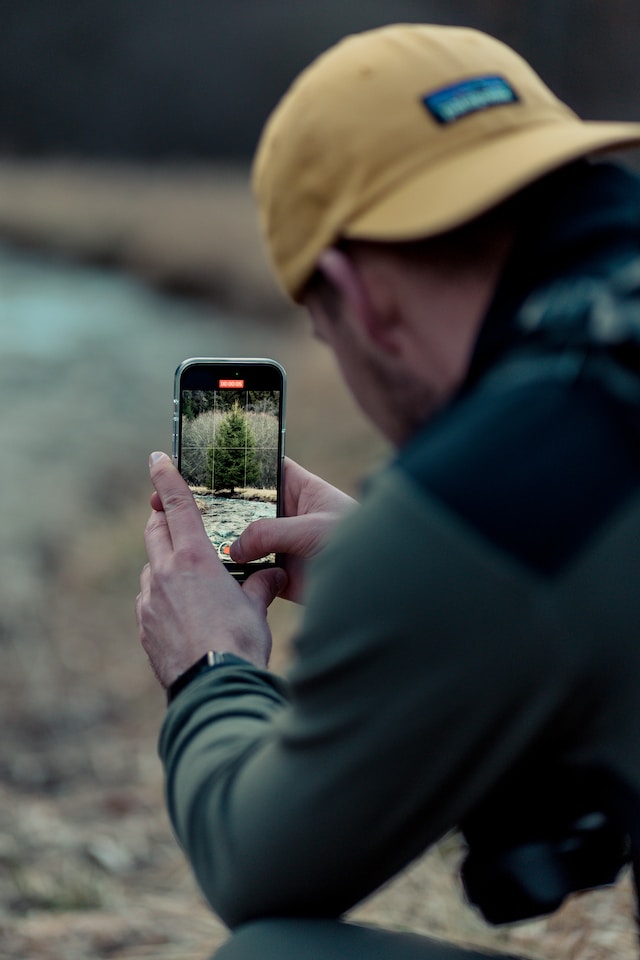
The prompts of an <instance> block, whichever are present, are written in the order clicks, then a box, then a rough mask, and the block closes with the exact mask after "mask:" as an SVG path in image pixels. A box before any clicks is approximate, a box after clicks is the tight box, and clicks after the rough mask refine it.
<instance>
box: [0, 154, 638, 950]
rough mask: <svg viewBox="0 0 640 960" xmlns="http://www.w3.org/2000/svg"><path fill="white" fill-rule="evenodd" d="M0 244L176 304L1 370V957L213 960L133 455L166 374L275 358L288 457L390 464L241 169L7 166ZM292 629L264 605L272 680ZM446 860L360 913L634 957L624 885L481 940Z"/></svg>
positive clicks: (403, 924) (435, 859) (0, 291)
mask: <svg viewBox="0 0 640 960" xmlns="http://www.w3.org/2000/svg"><path fill="white" fill-rule="evenodd" d="M0 238H3V239H4V241H6V243H7V244H8V245H9V246H8V247H7V250H8V251H9V252H10V258H11V257H13V256H14V252H15V250H16V249H18V250H21V251H22V253H23V255H24V256H27V257H31V256H33V252H34V251H45V252H46V253H47V257H48V259H47V260H45V261H44V263H45V265H46V269H49V268H50V266H51V264H52V263H53V265H54V268H55V269H59V270H60V271H62V272H63V274H64V276H65V278H66V280H65V282H66V283H67V284H68V287H69V291H72V290H73V289H74V288H77V287H80V286H82V284H83V283H84V279H83V278H84V277H85V276H86V275H88V273H87V271H88V270H89V267H91V269H92V270H95V268H96V267H99V268H100V270H99V272H98V274H96V278H97V279H96V282H99V283H101V282H102V280H101V279H100V278H101V277H102V276H103V275H104V268H105V267H107V268H108V270H107V274H106V276H107V280H105V281H104V282H105V283H106V284H110V283H112V282H115V283H120V282H121V280H120V278H121V276H122V277H124V278H126V276H127V275H130V276H134V277H141V278H143V280H144V281H145V283H147V284H149V285H150V287H152V288H154V289H155V290H156V291H157V290H160V291H162V292H164V294H171V296H170V297H169V296H164V297H159V296H158V295H157V293H153V294H152V297H154V298H156V299H151V300H150V301H149V302H147V301H146V300H144V297H145V296H146V294H144V293H142V292H140V291H137V292H136V293H135V296H136V297H140V298H142V299H141V300H140V303H141V304H142V303H144V304H145V307H144V310H146V311H147V314H146V315H145V316H143V312H144V311H143V309H142V307H141V309H140V316H139V319H138V321H136V323H133V322H132V324H131V326H130V328H129V329H128V331H127V332H125V333H124V334H123V333H122V331H120V330H119V329H118V331H117V332H115V333H114V335H113V337H111V339H110V340H108V341H107V340H104V342H103V341H100V342H98V341H96V342H95V343H93V345H91V344H88V345H87V344H85V345H84V346H82V344H81V343H80V341H81V339H82V338H78V337H76V338H75V339H74V340H73V345H72V346H69V348H68V349H67V348H65V350H60V352H59V354H56V356H55V358H54V359H52V356H51V355H47V356H42V357H36V358H35V359H34V356H32V355H29V356H26V355H25V356H23V355H21V354H20V353H19V351H17V352H15V353H12V354H8V355H5V356H4V357H3V358H0V379H1V381H2V383H1V384H0V401H4V402H3V409H4V411H5V418H4V422H3V424H2V426H0V438H1V439H2V441H3V450H4V454H5V455H4V457H3V462H2V466H1V467H0V470H1V471H2V477H3V484H2V487H3V499H4V510H3V514H2V528H3V534H4V538H3V539H4V544H3V545H2V546H0V600H1V602H2V612H1V613H0V645H1V646H0V650H1V653H2V661H1V662H2V669H1V671H0V689H1V694H2V697H1V701H0V716H1V719H2V726H3V732H4V735H3V737H2V738H1V739H0V793H1V795H2V803H1V804H0V956H1V957H3V958H7V960H10V958H16V960H17V958H24V957H29V958H36V960H58V958H65V960H76V958H78V960H83V958H89V957H98V958H100V957H104V958H117V960H137V958H147V957H149V958H150V957H153V958H156V960H178V958H180V960H205V958H206V957H208V956H210V955H211V953H212V952H213V950H214V949H215V947H216V946H217V945H218V944H220V943H221V942H222V941H223V940H224V939H225V937H226V931H225V929H224V928H223V926H222V925H221V924H220V923H219V922H218V921H217V920H216V918H215V917H214V916H212V914H211V913H210V911H209V910H208V909H207V907H206V906H205V905H204V903H203V902H202V900H201V898H200V895H199V893H198V891H197V889H196V887H195V885H194V883H193V880H192V879H191V876H190V873H189V870H188V868H187V866H186V864H185V862H184V859H183V857H182V854H181V852H180V851H179V849H178V847H177V845H176V843H175V841H174V839H173V837H172V835H171V831H170V828H169V826H168V823H167V819H166V815H165V812H164V806H163V800H162V773H161V769H160V765H159V763H158V761H157V758H156V739H157V733H158V728H159V724H160V723H161V720H162V716H163V711H164V707H163V698H162V695H161V692H160V691H159V689H158V687H157V685H156V683H155V681H154V679H153V677H152V676H151V673H150V670H149V668H148V665H147V663H146V662H145V658H144V656H143V654H142V652H141V651H140V650H139V648H138V646H137V642H136V628H135V620H134V614H133V601H134V597H135V594H136V592H137V578H138V574H139V570H140V567H141V565H142V564H143V563H144V559H145V558H144V549H143V544H142V529H143V527H144V523H145V520H146V516H147V512H148V507H147V502H148V493H149V489H148V484H147V480H146V472H145V464H146V455H147V453H148V451H149V450H150V449H153V448H155V447H158V446H162V445H164V446H165V448H166V443H165V440H166V434H168V422H169V421H168V416H169V406H168V404H169V393H170V379H171V376H172V372H173V366H175V365H176V364H174V363H173V361H174V360H175V361H176V363H177V361H179V360H180V359H182V358H183V357H184V356H187V355H194V352H195V351H197V350H199V351H202V352H204V353H205V354H206V353H207V352H208V353H209V354H214V353H220V352H225V353H227V352H230V351H231V350H232V349H235V350H237V351H238V354H240V355H247V354H248V353H251V354H255V353H258V352H260V353H261V354H264V355H273V356H276V357H277V358H279V359H281V360H282V361H283V363H284V365H285V367H287V369H288V371H289V417H288V451H289V453H290V454H291V455H292V456H294V457H296V458H297V459H300V460H301V461H302V462H304V463H305V464H306V465H308V466H309V467H310V468H311V469H313V470H316V471H317V472H321V473H323V474H324V475H325V476H327V477H328V479H330V480H332V482H334V483H337V484H339V485H342V486H344V487H345V488H347V489H349V490H350V491H351V492H354V493H355V492H357V489H358V485H359V479H360V478H361V477H362V476H363V475H364V474H366V472H367V471H368V470H370V469H371V468H372V467H373V466H374V465H375V464H376V463H378V462H379V461H380V460H381V459H382V458H383V457H384V456H385V454H386V451H385V448H384V446H383V445H382V444H381V442H380V441H379V440H378V439H377V438H376V437H375V435H374V434H373V432H372V430H371V429H370V428H369V427H368V426H367V424H366V423H365V422H364V420H363V419H362V417H361V416H360V415H359V414H358V413H357V411H355V410H354V409H353V406H352V404H351V401H350V400H349V398H348V397H347V395H346V392H345V390H344V388H343V387H342V386H341V384H340V381H339V379H338V377H337V375H336V372H335V370H334V369H333V366H332V363H331V360H330V358H329V357H328V356H327V354H326V353H325V352H324V351H323V349H322V348H321V347H320V346H319V345H317V344H314V343H312V342H311V340H310V339H309V337H308V332H307V330H306V327H305V325H304V321H303V320H302V319H301V317H300V316H299V315H297V313H296V312H295V311H292V310H291V309H290V308H289V307H288V306H286V304H285V303H284V300H283V299H282V297H281V295H280V294H279V292H278V291H277V290H276V288H275V286H274V284H273V282H272V281H271V279H270V276H269V273H268V269H267V267H266V264H265V261H264V257H263V255H262V252H261V248H260V246H259V243H258V240H257V234H256V231H255V227H254V221H253V212H252V208H251V203H250V200H249V195H248V191H247V187H246V174H245V172H244V171H233V170H221V171H204V170H201V169H198V170H184V169H174V170H157V169H156V170H143V169H127V168H117V169H110V168H105V167H82V166H78V165H72V164H62V163H58V164H54V165H50V164H35V163H30V164H17V163H12V162H9V161H4V162H0ZM0 252H1V251H0ZM8 262H9V261H8ZM83 264H84V265H87V266H86V267H82V266H81V265H83ZM70 265H71V266H70ZM3 269H4V271H5V272H4V273H3ZM16 269H18V268H12V267H11V266H10V265H9V266H7V265H6V264H5V265H4V267H3V264H2V262H1V261H0V343H2V342H3V340H2V337H3V327H4V326H5V325H8V324H9V323H11V322H18V321H17V320H16V319H15V318H16V317H17V316H18V314H16V313H12V312H11V311H12V310H13V309H14V307H15V302H14V301H16V297H17V294H15V296H14V300H12V299H11V296H9V295H6V296H5V293H6V290H7V289H9V287H7V286H6V284H7V283H9V281H11V283H13V282H14V281H15V276H16ZM3 277H4V282H3ZM122 282H125V281H122ZM126 282H129V281H126ZM11 289H13V287H11ZM100 289H101V290H103V291H107V286H105V287H104V288H102V287H101V288H100ZM109 289H111V288H109ZM136 290H137V288H136ZM104 295H105V296H106V292H105V293H104ZM178 295H179V297H178ZM187 296H188V297H189V301H188V306H185V307H184V311H185V312H184V313H183V312H181V311H182V310H183V304H184V303H187V301H183V300H181V299H180V297H187ZM194 300H195V302H194ZM135 302H136V303H137V302H138V301H137V300H136V301H135ZM41 309H42V310H43V311H45V312H46V311H47V310H49V309H51V302H50V300H49V299H47V297H43V299H42V304H41ZM221 313H222V318H223V319H222V320H221V319H220V316H221ZM45 315H46V314H45ZM252 318H255V319H252ZM258 318H260V322H258ZM54 321H55V318H54V316H53V314H52V315H51V323H54ZM209 331H211V332H209ZM76 341H77V342H76ZM182 344H184V347H183V346H182ZM150 345H152V349H151V346H150ZM58 346H60V344H59V343H58ZM82 351H84V352H82ZM181 353H182V355H180V354H181ZM145 358H146V360H145ZM147 361H148V362H147ZM172 364H173V366H172ZM143 369H144V376H143V374H142V372H141V371H142V370H143ZM135 371H138V376H137V382H138V386H137V387H136V391H134V393H135V396H134V401H135V402H133V401H132V399H131V398H132V395H133V394H132V390H131V387H130V384H131V377H132V376H133V375H134V372H135ZM165 382H166V383H165ZM165 385H166V387H167V390H166V391H164V386H165ZM165 393H166V396H165ZM34 397H35V398H36V400H37V402H35V401H34ZM38 398H41V399H38ZM70 411H72V415H71V414H70ZM109 411H112V413H111V415H110V412H109ZM111 420H113V423H111ZM69 423H71V424H72V425H73V437H71V436H70V435H69V427H68V424H69ZM110 424H111V425H110ZM165 427H166V430H165ZM36 454H37V457H36ZM36 459H37V461H38V464H39V466H38V469H36V468H35V466H34V463H35V460H36ZM297 618H298V611H297V610H296V609H295V608H294V607H293V606H292V605H290V604H287V603H285V602H283V601H278V602H276V604H275V605H274V608H273V611H272V615H271V622H272V628H273V632H274V636H275V639H276V644H275V653H274V667H275V668H276V669H278V670H284V669H286V664H287V662H288V659H289V641H290V638H291V636H292V634H293V633H294V632H295V626H296V622H297ZM460 853H461V851H460V845H459V843H458V841H457V839H456V838H455V837H450V838H447V839H446V840H445V841H443V842H442V843H441V844H440V845H439V846H438V847H437V848H436V849H435V850H433V851H431V852H430V853H429V854H428V855H427V856H425V857H424V858H422V859H421V860H419V861H418V862H417V863H416V864H414V865H413V866H412V867H411V868H410V869H409V870H408V871H406V873H404V874H403V875H402V876H401V877H399V878H397V879H396V880H395V881H393V882H392V883H391V884H390V885H389V887H388V888H386V889H385V890H383V891H381V892H379V893H378V894H376V895H375V896H374V897H372V898H371V899H370V900H369V901H367V902H366V903H364V904H362V905H360V906H359V907H358V908H357V909H356V910H355V911H354V916H355V917H358V918H361V919H363V920H366V921H369V922H374V923H382V924H385V925H389V926H393V927H396V928H400V929H412V930H417V931H423V932H428V933H431V934H433V935H435V936H438V937H444V938H451V939H453V940H455V941H457V942H461V943H470V944H476V945H484V946H485V947H487V948H492V949H495V950H502V951H508V950H510V951H512V952H520V953H522V954H523V955H526V956H529V957H532V958H545V960H551V958H553V960H564V958H566V960H605V958H607V960H609V958H611V957H615V958H616V960H631V958H633V957H636V956H637V951H636V947H635V938H634V931H633V924H632V919H631V917H632V907H631V895H630V886H629V882H628V878H626V877H625V878H623V880H622V881H621V883H620V884H619V885H618V887H617V888H616V889H615V890H613V891H605V892H599V893H593V894H588V895H585V896H583V897H580V898H576V899H575V900H574V901H573V902H571V903H569V904H568V905H567V906H565V908H564V909H563V910H562V911H560V912H559V913H558V914H557V915H555V916H554V917H553V918H552V919H550V920H548V921H540V922H536V923H530V924H525V925H521V926H519V927H516V928H512V929H505V930H500V931H495V930H491V929H489V928H488V927H486V926H485V925H484V924H483V923H482V922H481V920H480V919H479V918H478V917H477V915H476V914H475V913H473V912H472V911H471V910H470V909H469V908H468V907H466V906H465V904H464V903H463V901H462V898H461V895H460V892H459V889H458V886H457V882H456V880H455V865H456V863H457V862H458V860H459V857H460Z"/></svg>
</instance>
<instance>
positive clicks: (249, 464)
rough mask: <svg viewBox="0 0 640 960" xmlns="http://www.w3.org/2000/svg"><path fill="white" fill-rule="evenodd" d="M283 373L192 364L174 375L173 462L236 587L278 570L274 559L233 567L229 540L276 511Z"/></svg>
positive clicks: (277, 368) (276, 367)
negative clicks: (259, 572) (264, 571)
mask: <svg viewBox="0 0 640 960" xmlns="http://www.w3.org/2000/svg"><path fill="white" fill-rule="evenodd" d="M285 393H286V374H285V371H284V369H283V367H282V366H281V365H280V364H279V363H277V362H276V361H275V360H267V359H235V358H213V357H196V358H192V359H189V360H184V361H183V362H182V363H181V364H180V366H179V367H178V369H177V370H176V373H175V385H174V400H173V405H174V413H173V461H174V463H175V464H176V466H177V467H178V470H179V471H180V473H181V474H182V476H183V477H184V479H185V480H186V481H187V483H188V484H189V488H190V489H191V492H192V493H193V496H194V499H195V502H196V504H197V506H198V509H199V511H200V514H201V516H202V520H203V523H204V527H205V530H206V531H207V535H208V537H209V539H210V541H211V543H212V544H213V546H214V548H215V549H216V551H217V553H218V556H219V557H220V559H221V560H222V562H223V563H224V565H225V566H226V567H227V569H228V570H229V573H231V574H232V576H233V577H235V578H236V579H237V580H240V581H242V580H245V579H246V578H247V577H248V576H249V575H250V574H251V573H253V572H254V571H256V570H261V569H264V568H265V567H274V566H278V565H280V562H281V558H280V557H279V556H277V555H276V554H271V555H270V556H267V557H262V558H261V559H259V560H255V561H253V562H252V563H247V564H238V563H234V562H233V560H232V559H231V556H230V554H229V548H230V546H231V544H232V543H233V541H234V540H235V539H236V538H237V537H239V536H240V534H241V533H242V531H243V530H244V529H245V527H247V526H248V525H249V524H250V523H252V522H253V521H254V520H258V519H260V518H262V517H277V516H280V514H281V511H282V462H283V458H284V439H285Z"/></svg>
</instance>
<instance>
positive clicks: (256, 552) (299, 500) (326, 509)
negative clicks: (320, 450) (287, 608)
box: [231, 457, 356, 603]
mask: <svg viewBox="0 0 640 960" xmlns="http://www.w3.org/2000/svg"><path fill="white" fill-rule="evenodd" d="M354 506H356V501H355V500H354V499H353V498H352V497H349V496H348V495H347V494H346V493H342V491H341V490H338V489H337V488H336V487H333V486H332V485H331V484H330V483H327V482H326V481H325V480H321V479H320V477H317V476H315V474H313V473H309V471H308V470H305V469H304V468H303V467H301V466H300V465H299V464H298V463H296V462H295V461H294V460H290V459H289V458H288V457H286V458H285V462H284V516H282V517H277V518H274V519H273V520H270V519H264V520H256V521H254V522H253V523H251V524H249V526H248V527H247V529H246V530H245V531H244V533H242V534H241V535H240V537H239V538H238V539H237V540H236V541H235V543H233V544H232V545H231V557H232V559H233V560H235V562H236V563H249V562H250V561H252V560H259V559H260V557H265V556H267V554H269V553H282V554H284V569H285V570H286V572H287V575H288V577H289V582H288V585H287V587H286V588H285V589H284V590H282V591H281V593H280V596H281V597H284V598H285V599H287V600H294V601H295V602H296V603H300V602H301V600H302V595H303V588H304V570H305V561H306V560H308V559H309V558H310V557H313V556H315V554H316V553H318V552H319V551H320V550H321V549H322V547H323V546H324V544H325V543H326V541H327V539H328V537H329V535H330V533H331V531H332V529H333V527H334V526H335V524H336V523H337V522H338V521H339V520H340V519H341V518H342V517H343V516H344V515H345V513H347V512H348V511H349V510H350V509H352V508H353V507H354Z"/></svg>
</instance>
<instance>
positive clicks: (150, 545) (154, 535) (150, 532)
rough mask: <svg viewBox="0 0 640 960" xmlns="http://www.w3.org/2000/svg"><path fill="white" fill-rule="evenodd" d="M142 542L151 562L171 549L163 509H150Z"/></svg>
mask: <svg viewBox="0 0 640 960" xmlns="http://www.w3.org/2000/svg"><path fill="white" fill-rule="evenodd" d="M144 542H145V546H146V548H147V556H148V557H149V560H150V561H151V562H152V563H153V564H155V563H156V562H157V561H158V560H159V559H160V558H161V557H163V556H165V555H167V554H168V553H170V552H171V551H172V550H173V544H172V542H171V534H170V533H169V525H168V523H167V518H166V515H165V513H164V511H158V510H152V511H151V514H150V515H149V519H148V520H147V525H146V527H145V528H144ZM143 572H144V571H143ZM141 577H142V574H141Z"/></svg>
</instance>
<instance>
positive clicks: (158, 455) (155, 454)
mask: <svg viewBox="0 0 640 960" xmlns="http://www.w3.org/2000/svg"><path fill="white" fill-rule="evenodd" d="M166 456H167V455H166V453H163V452H162V451H161V450H155V451H154V452H153V453H152V454H151V456H150V457H149V463H157V461H158V460H161V459H162V457H166Z"/></svg>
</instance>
